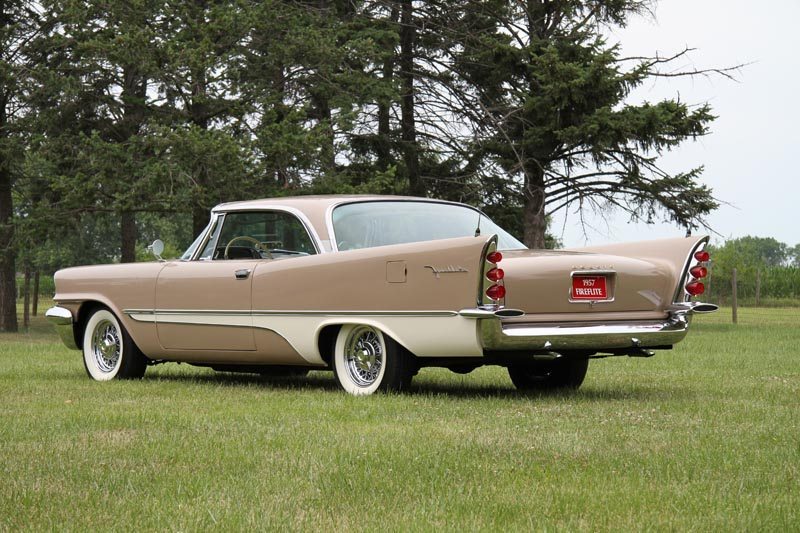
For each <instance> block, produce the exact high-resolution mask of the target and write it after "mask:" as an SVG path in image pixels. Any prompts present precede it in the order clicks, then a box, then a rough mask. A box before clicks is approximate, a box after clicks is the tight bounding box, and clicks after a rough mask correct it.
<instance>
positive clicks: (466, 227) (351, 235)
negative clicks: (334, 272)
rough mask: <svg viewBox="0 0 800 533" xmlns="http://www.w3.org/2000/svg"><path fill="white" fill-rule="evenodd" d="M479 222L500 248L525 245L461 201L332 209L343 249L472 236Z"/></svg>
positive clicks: (362, 204) (384, 203)
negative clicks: (493, 235) (495, 237)
mask: <svg viewBox="0 0 800 533" xmlns="http://www.w3.org/2000/svg"><path fill="white" fill-rule="evenodd" d="M479 219H480V221H479ZM479 224H480V233H481V235H492V234H495V235H497V239H498V242H497V247H498V249H500V250H515V249H520V248H525V245H524V244H522V243H521V242H519V241H518V240H517V239H515V238H514V237H512V236H511V235H510V234H509V233H508V232H507V231H505V230H504V229H503V228H501V227H500V226H498V225H497V224H495V223H494V222H492V221H491V220H490V219H488V218H486V215H483V214H481V213H479V212H478V211H476V210H475V209H472V208H469V207H466V206H462V205H456V204H445V203H436V202H413V201H391V200H389V201H374V202H357V203H352V204H345V205H340V206H339V207H337V208H336V209H334V211H333V231H334V234H335V236H336V246H337V248H338V249H339V250H341V251H343V250H356V249H359V248H372V247H374V246H385V245H388V244H403V243H408V242H421V241H435V240H439V239H451V238H455V237H470V236H472V235H475V230H476V229H477V228H478V225H479Z"/></svg>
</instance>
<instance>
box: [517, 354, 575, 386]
mask: <svg viewBox="0 0 800 533" xmlns="http://www.w3.org/2000/svg"><path fill="white" fill-rule="evenodd" d="M588 368H589V358H588V357H559V358H558V359H553V360H552V361H526V362H524V363H514V364H512V365H509V367H508V375H509V376H510V377H511V381H513V382H514V386H515V387H517V389H519V390H523V391H533V390H564V389H577V388H578V387H580V386H581V384H582V383H583V380H584V378H585V377H586V371H587V370H588Z"/></svg>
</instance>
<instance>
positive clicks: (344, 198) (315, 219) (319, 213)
mask: <svg viewBox="0 0 800 533" xmlns="http://www.w3.org/2000/svg"><path fill="white" fill-rule="evenodd" d="M379 201H401V202H430V203H441V204H455V205H465V204H459V203H458V202H449V201H447V200H437V199H435V198H420V197H416V196H392V195H369V194H325V195H308V196H281V197H277V198H262V199H260V200H245V201H242V202H227V203H223V204H219V205H217V206H216V207H214V209H212V213H229V212H233V211H257V210H262V209H281V210H284V211H289V212H294V213H295V214H302V218H304V219H305V221H306V222H307V223H309V224H310V225H311V226H312V227H313V229H314V230H315V231H316V234H317V236H318V238H319V240H320V242H322V243H323V246H324V241H326V240H328V239H330V236H329V233H330V231H329V228H328V221H327V213H328V212H329V210H331V209H333V208H334V207H336V206H337V205H341V204H348V203H355V202H379ZM465 207H470V206H465ZM470 208H471V209H474V207H470Z"/></svg>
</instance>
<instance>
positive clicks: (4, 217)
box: [0, 92, 18, 331]
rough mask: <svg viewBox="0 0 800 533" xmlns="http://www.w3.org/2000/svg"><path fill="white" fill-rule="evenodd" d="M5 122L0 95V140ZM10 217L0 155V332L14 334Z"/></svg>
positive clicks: (7, 176)
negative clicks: (12, 332)
mask: <svg viewBox="0 0 800 533" xmlns="http://www.w3.org/2000/svg"><path fill="white" fill-rule="evenodd" d="M6 118H7V116H6V94H5V92H0V136H3V135H4V134H5V130H6ZM2 141H3V139H2V138H0V142H2ZM13 214H14V199H13V198H12V196H11V168H10V166H9V162H8V160H7V159H6V158H5V157H4V156H3V155H2V151H0V331H17V328H18V325H17V277H16V276H17V272H16V267H15V260H16V256H17V252H16V250H15V249H14V225H13V220H12V217H13Z"/></svg>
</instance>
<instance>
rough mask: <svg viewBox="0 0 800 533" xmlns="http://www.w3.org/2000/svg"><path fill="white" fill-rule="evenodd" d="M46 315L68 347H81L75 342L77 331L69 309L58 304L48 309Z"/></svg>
mask: <svg viewBox="0 0 800 533" xmlns="http://www.w3.org/2000/svg"><path fill="white" fill-rule="evenodd" d="M44 316H45V317H46V318H47V320H49V321H50V323H51V324H53V325H54V326H55V327H56V332H57V333H58V336H59V337H60V338H61V342H63V343H64V344H65V345H66V347H67V348H70V349H72V350H79V349H80V348H78V345H77V343H76V342H75V333H74V331H73V329H72V322H73V319H72V313H71V312H70V310H69V309H65V308H63V307H59V306H57V305H56V306H54V307H51V308H50V309H48V310H47V311H46V312H45V314H44Z"/></svg>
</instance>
